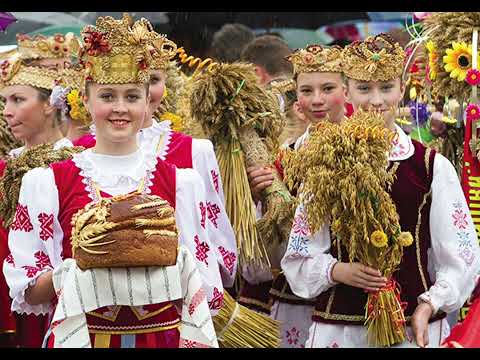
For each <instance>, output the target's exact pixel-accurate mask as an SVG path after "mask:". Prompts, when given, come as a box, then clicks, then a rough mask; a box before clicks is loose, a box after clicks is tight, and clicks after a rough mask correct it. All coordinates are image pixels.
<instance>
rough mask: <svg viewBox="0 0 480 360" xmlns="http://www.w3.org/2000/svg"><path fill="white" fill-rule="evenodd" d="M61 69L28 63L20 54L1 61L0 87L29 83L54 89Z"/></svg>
mask: <svg viewBox="0 0 480 360" xmlns="http://www.w3.org/2000/svg"><path fill="white" fill-rule="evenodd" d="M59 76H60V73H59V71H57V70H54V69H47V68H45V67H40V66H34V65H27V64H25V63H24V61H23V60H22V59H21V58H20V57H19V55H18V54H16V55H15V56H13V57H11V58H9V59H7V60H4V61H2V62H1V63H0V89H2V88H4V87H6V86H11V85H29V86H34V87H38V88H42V89H47V90H52V89H53V87H54V86H55V82H56V81H57V80H58V78H59Z"/></svg>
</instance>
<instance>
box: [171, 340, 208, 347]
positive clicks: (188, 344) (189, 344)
mask: <svg viewBox="0 0 480 360" xmlns="http://www.w3.org/2000/svg"><path fill="white" fill-rule="evenodd" d="M178 347H180V348H188V349H193V348H209V346H207V345H205V344H202V343H199V342H197V341H195V340H186V339H184V338H180V342H179V345H178Z"/></svg>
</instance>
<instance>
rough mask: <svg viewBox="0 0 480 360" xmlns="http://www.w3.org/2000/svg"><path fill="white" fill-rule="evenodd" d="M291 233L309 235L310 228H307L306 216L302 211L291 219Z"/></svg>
mask: <svg viewBox="0 0 480 360" xmlns="http://www.w3.org/2000/svg"><path fill="white" fill-rule="evenodd" d="M292 231H293V232H294V233H295V234H300V235H303V236H307V235H310V227H309V226H308V221H307V216H306V215H305V213H304V212H303V211H302V212H300V213H299V214H298V215H297V216H295V218H294V219H293V225H292Z"/></svg>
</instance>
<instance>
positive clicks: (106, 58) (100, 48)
mask: <svg viewBox="0 0 480 360" xmlns="http://www.w3.org/2000/svg"><path fill="white" fill-rule="evenodd" d="M150 26H151V25H150V23H149V22H148V21H147V20H146V19H141V20H138V21H136V22H135V23H134V22H133V19H132V18H131V17H130V16H129V15H128V14H124V15H123V17H122V19H120V20H116V19H114V18H112V17H111V16H105V17H99V18H98V19H97V22H96V26H92V25H88V26H86V27H85V28H84V29H83V31H82V38H83V42H84V43H83V48H82V49H81V50H80V54H79V58H80V63H81V64H82V65H83V66H84V68H85V80H87V81H94V82H96V83H99V84H127V83H145V82H148V80H149V70H150V66H151V64H152V62H153V56H152V51H151V46H152V44H153V45H155V44H157V43H158V34H156V33H154V32H152V31H150Z"/></svg>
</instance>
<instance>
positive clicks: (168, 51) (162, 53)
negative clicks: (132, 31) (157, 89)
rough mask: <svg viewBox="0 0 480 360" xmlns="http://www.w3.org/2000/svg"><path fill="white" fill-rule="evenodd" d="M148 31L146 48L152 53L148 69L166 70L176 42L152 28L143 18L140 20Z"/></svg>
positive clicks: (175, 47)
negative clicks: (148, 41)
mask: <svg viewBox="0 0 480 360" xmlns="http://www.w3.org/2000/svg"><path fill="white" fill-rule="evenodd" d="M141 21H143V22H144V23H145V25H146V26H147V28H148V30H149V31H150V34H149V40H150V43H149V44H148V49H149V50H150V54H151V55H152V63H151V65H150V69H152V70H164V71H166V70H167V68H168V65H169V62H170V60H171V59H173V58H174V57H175V55H176V54H177V44H175V43H174V42H173V41H171V40H169V39H168V38H167V36H166V35H162V34H159V33H157V32H156V31H154V30H153V26H152V24H151V23H150V21H148V20H147V19H145V18H142V20H141Z"/></svg>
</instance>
